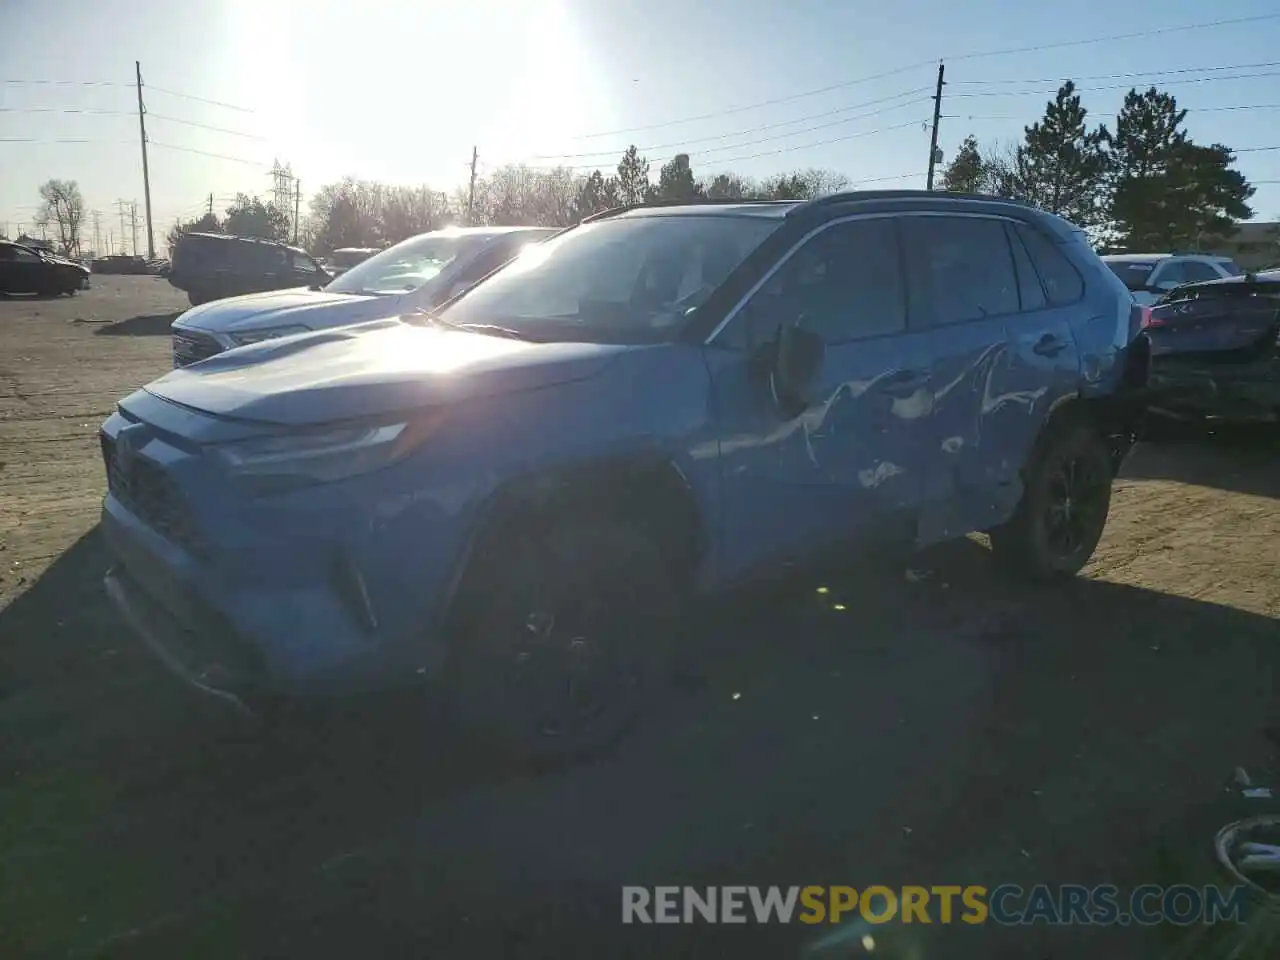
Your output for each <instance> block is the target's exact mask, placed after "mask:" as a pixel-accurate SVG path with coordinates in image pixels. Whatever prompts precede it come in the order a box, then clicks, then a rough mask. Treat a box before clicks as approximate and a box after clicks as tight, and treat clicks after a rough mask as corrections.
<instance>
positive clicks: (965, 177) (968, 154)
mask: <svg viewBox="0 0 1280 960" xmlns="http://www.w3.org/2000/svg"><path fill="white" fill-rule="evenodd" d="M986 185H987V167H986V163H985V162H984V161H983V159H982V151H981V150H979V149H978V138H977V137H975V136H974V135H973V134H969V136H967V137H965V138H964V143H962V144H960V149H959V150H957V151H956V156H955V159H954V160H952V161H951V162H950V163H949V164H947V168H946V169H945V170H943V171H942V189H943V190H947V191H949V192H951V193H982V192H983V190H984V188H985V187H986Z"/></svg>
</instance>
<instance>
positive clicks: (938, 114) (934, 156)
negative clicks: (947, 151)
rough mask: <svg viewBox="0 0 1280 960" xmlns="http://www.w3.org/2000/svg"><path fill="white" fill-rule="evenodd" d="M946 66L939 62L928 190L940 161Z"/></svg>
mask: <svg viewBox="0 0 1280 960" xmlns="http://www.w3.org/2000/svg"><path fill="white" fill-rule="evenodd" d="M945 70H946V67H945V66H944V65H943V63H942V62H941V61H939V62H938V88H937V90H935V91H934V94H933V135H932V136H931V137H930V138H929V179H928V181H927V182H926V184H925V189H926V190H932V189H933V168H934V167H935V166H936V165H937V163H938V120H939V119H941V114H942V86H943V80H942V75H943V72H944V71H945Z"/></svg>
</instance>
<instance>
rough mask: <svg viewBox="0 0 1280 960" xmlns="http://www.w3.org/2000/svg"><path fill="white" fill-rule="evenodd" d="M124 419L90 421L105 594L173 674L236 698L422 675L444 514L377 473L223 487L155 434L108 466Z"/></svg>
mask: <svg viewBox="0 0 1280 960" xmlns="http://www.w3.org/2000/svg"><path fill="white" fill-rule="evenodd" d="M160 403H162V401H158V400H154V401H152V404H153V408H154V406H155V405H156V404H160ZM152 412H156V410H155V409H153V410H152ZM188 415H189V414H188ZM138 426H139V425H138V424H137V422H136V421H132V422H131V421H130V420H128V419H126V418H124V417H123V416H122V415H120V414H116V415H115V416H113V417H112V418H111V419H109V420H108V421H107V424H105V425H104V429H103V437H104V439H103V450H104V457H105V458H106V459H107V462H108V463H109V464H114V466H109V468H108V474H109V490H108V493H107V496H106V497H105V498H104V501H103V508H102V521H101V526H102V531H103V534H104V539H105V540H106V543H107V546H108V548H109V550H110V552H111V554H112V555H113V558H114V559H115V566H114V567H113V568H112V570H111V571H110V572H109V573H108V574H107V577H106V589H107V593H108V595H109V596H110V598H111V600H112V602H113V603H114V605H115V606H116V608H117V609H118V610H119V611H120V613H121V614H122V615H123V617H124V618H125V619H126V621H127V622H128V623H129V624H130V625H131V626H132V627H133V629H134V631H135V632H137V633H138V634H139V635H140V636H141V637H142V639H143V640H144V641H145V642H146V644H147V645H148V646H149V647H150V648H151V649H152V650H153V651H154V652H155V653H156V654H157V656H159V658H160V659H161V660H162V661H163V662H164V663H165V664H166V665H167V666H169V668H170V669H172V670H173V671H174V672H175V673H176V674H177V675H178V676H180V677H181V678H182V679H184V680H186V681H187V682H188V683H191V684H192V685H194V686H196V687H198V688H200V689H202V690H205V691H216V692H218V693H220V694H227V695H229V696H232V697H235V698H237V699H239V698H245V697H246V696H247V695H256V694H281V695H286V696H302V697H306V696H341V695H345V694H353V693H363V692H369V691H376V690H379V689H385V688H389V687H394V686H400V685H404V684H409V683H414V682H417V681H420V680H422V679H425V678H429V677H430V676H431V675H433V674H434V673H435V672H436V670H437V669H438V668H439V665H440V663H441V662H442V660H443V655H444V644H443V642H442V641H441V640H440V638H439V636H438V634H437V631H436V630H435V624H436V616H435V613H436V611H437V610H438V609H439V607H440V605H441V604H442V603H444V602H447V600H446V598H447V593H448V585H449V578H450V574H451V572H452V562H451V558H452V557H453V556H454V552H453V551H452V544H453V542H454V540H455V534H454V531H455V530H457V529H458V528H459V524H458V523H457V522H456V518H450V517H447V516H445V514H444V513H443V512H442V511H440V509H439V508H438V507H437V506H435V505H434V504H433V503H432V501H431V500H430V499H429V498H425V497H422V498H419V499H417V500H413V499H411V498H406V497H405V496H404V495H403V494H400V495H399V496H397V497H394V498H393V497H392V496H391V493H390V490H393V489H397V481H396V480H395V478H392V479H388V478H387V477H385V476H382V477H375V476H369V477H363V478H357V479H356V480H353V481H351V482H350V483H346V484H334V485H328V486H326V487H323V488H312V489H310V490H307V491H300V492H298V493H296V494H289V495H284V496H279V497H272V498H269V499H267V500H265V501H263V500H258V501H254V500H246V499H243V498H239V497H237V496H236V495H235V494H234V493H232V492H231V491H230V490H228V489H227V488H226V487H225V483H224V482H223V481H222V478H221V476H220V474H218V473H217V471H216V470H213V469H212V468H211V467H210V465H209V464H208V463H207V458H205V457H203V456H201V455H200V454H198V453H191V452H184V451H182V450H181V449H179V448H177V447H173V446H172V445H171V444H169V443H168V442H167V441H166V440H165V439H164V435H163V433H155V434H154V435H151V436H150V437H149V438H148V439H145V440H143V441H142V442H141V443H140V444H139V440H138V438H137V434H133V435H131V436H130V438H129V443H128V444H126V445H125V446H127V447H129V448H130V450H129V451H127V453H128V456H127V457H126V460H129V458H130V457H131V458H132V459H131V460H129V462H128V463H127V464H126V465H125V466H124V467H122V466H121V465H119V464H118V463H115V460H114V459H113V458H114V457H116V456H117V455H118V454H119V452H120V450H119V447H120V443H119V438H120V436H121V434H122V433H123V432H124V431H125V430H126V429H130V428H133V429H136V428H137V427H138ZM141 427H142V428H143V430H144V434H145V433H146V431H148V430H150V428H149V427H147V425H146V424H141ZM135 445H136V446H135ZM125 469H127V471H128V472H129V476H123V475H122V472H121V471H122V470H125ZM403 480H404V478H401V480H400V481H399V482H400V483H402V482H403ZM392 508H395V510H394V512H393V511H392Z"/></svg>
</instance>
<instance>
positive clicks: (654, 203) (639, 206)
mask: <svg viewBox="0 0 1280 960" xmlns="http://www.w3.org/2000/svg"><path fill="white" fill-rule="evenodd" d="M803 202H804V201H802V200H765V199H763V198H755V197H736V198H735V197H716V198H715V199H708V198H707V197H701V198H697V199H694V200H645V201H642V202H640V203H629V204H624V205H623V206H620V207H610V208H609V209H608V210H601V211H600V212H599V213H593V214H591V215H590V216H588V217H584V218H583V219H581V220H579V221H578V222H579V223H591V222H592V221H593V220H604V219H607V218H609V217H616V216H618V215H619V214H622V213H628V212H630V211H632V210H661V209H662V208H663V207H714V206H721V205H729V206H742V205H744V204H752V205H762V204H775V205H778V206H781V205H783V204H795V203H803Z"/></svg>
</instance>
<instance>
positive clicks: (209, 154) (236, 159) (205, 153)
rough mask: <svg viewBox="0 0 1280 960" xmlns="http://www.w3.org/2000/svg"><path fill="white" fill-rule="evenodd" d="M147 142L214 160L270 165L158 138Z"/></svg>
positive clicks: (256, 165)
mask: <svg viewBox="0 0 1280 960" xmlns="http://www.w3.org/2000/svg"><path fill="white" fill-rule="evenodd" d="M149 143H150V144H151V146H153V147H160V148H162V149H164V150H177V151H180V152H181V153H195V154H199V155H200V156H202V157H212V158H214V159H215V160H230V161H231V162H232V163H244V164H248V165H249V166H253V167H270V166H271V164H269V163H264V162H263V161H261V160H248V159H246V158H244V157H232V156H228V155H227V154H225V153H213V152H211V151H209V150H197V149H196V148H195V147H179V146H177V145H175V144H172V143H161V142H159V141H158V140H151V141H149Z"/></svg>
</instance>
